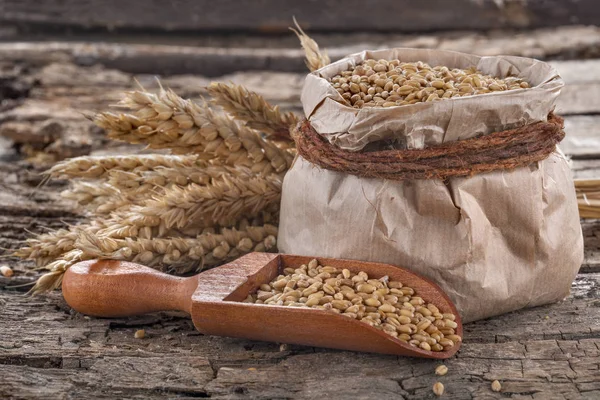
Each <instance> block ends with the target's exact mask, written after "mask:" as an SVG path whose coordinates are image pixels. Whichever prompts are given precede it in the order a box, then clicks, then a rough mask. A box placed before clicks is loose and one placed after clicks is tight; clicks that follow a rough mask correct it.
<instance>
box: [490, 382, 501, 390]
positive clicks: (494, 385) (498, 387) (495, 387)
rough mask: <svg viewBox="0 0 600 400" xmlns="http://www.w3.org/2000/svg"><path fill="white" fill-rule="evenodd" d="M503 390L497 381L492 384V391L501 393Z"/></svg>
mask: <svg viewBox="0 0 600 400" xmlns="http://www.w3.org/2000/svg"><path fill="white" fill-rule="evenodd" d="M501 389H502V385H501V384H500V382H498V381H497V380H495V381H494V382H492V390H493V391H494V392H499V391H500V390H501Z"/></svg>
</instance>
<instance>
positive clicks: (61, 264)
mask: <svg viewBox="0 0 600 400" xmlns="http://www.w3.org/2000/svg"><path fill="white" fill-rule="evenodd" d="M89 259H90V258H89V257H86V255H85V254H83V252H82V251H81V250H76V249H73V250H70V251H68V252H67V253H65V254H63V255H62V256H61V257H60V258H59V259H57V260H55V261H53V262H51V263H50V264H48V265H47V266H46V269H48V270H50V272H48V273H46V274H44V275H42V276H41V277H39V279H38V280H37V282H36V283H35V285H34V286H33V287H32V288H31V290H30V291H29V293H30V294H33V295H35V294H39V293H44V292H48V291H50V290H54V289H58V288H59V287H60V284H61V283H62V278H63V276H64V273H65V271H66V270H67V269H68V268H69V267H70V266H71V265H73V264H75V263H77V262H79V261H84V260H89Z"/></svg>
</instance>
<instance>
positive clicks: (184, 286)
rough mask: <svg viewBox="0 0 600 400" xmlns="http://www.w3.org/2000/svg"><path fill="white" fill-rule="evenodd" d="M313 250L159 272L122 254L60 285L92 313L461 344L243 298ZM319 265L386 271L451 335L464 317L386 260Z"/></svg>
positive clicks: (332, 340) (376, 343)
mask: <svg viewBox="0 0 600 400" xmlns="http://www.w3.org/2000/svg"><path fill="white" fill-rule="evenodd" d="M313 258H314V257H301V256H292V255H284V254H269V253H251V254H247V255H245V256H243V257H241V258H239V259H238V260H236V261H233V262H231V263H229V264H225V265H223V266H220V267H217V268H214V269H211V270H208V271H206V272H203V273H201V274H199V275H196V276H192V277H189V278H179V277H175V276H171V275H167V274H163V273H160V272H158V271H155V270H153V269H151V268H148V267H145V266H142V265H139V264H134V263H130V262H124V261H112V260H102V261H95V260H92V261H83V262H80V263H78V264H75V265H73V266H72V267H71V268H69V269H68V270H67V272H66V273H65V275H64V279H63V283H62V290H63V295H64V297H65V300H66V301H67V303H68V304H69V305H70V306H71V307H72V308H74V309H75V310H77V311H79V312H81V313H83V314H88V315H94V316H97V317H124V316H132V315H138V314H143V313H149V312H155V311H168V310H181V311H185V312H187V313H189V314H191V316H192V320H193V321H194V325H195V326H196V328H197V329H198V330H199V331H200V332H202V333H204V334H207V335H219V336H232V337H240V338H247V339H252V340H263V341H269V342H279V343H293V344H301V345H306V346H316V347H331V348H337V349H344V350H354V351H365V352H376V353H387V354H396V355H402V356H414V357H425V358H437V359H443V358H448V357H450V356H452V355H453V354H454V353H456V351H457V350H458V348H459V347H460V342H459V343H456V344H455V345H454V347H452V348H451V350H449V351H443V352H433V351H426V350H422V349H420V348H416V347H413V346H410V345H408V344H406V343H404V342H401V341H400V340H398V339H396V338H394V337H392V336H390V335H388V334H386V333H384V332H382V331H380V330H377V329H375V328H373V327H371V326H369V325H367V324H365V323H363V322H360V321H358V320H355V319H351V318H348V317H344V316H341V315H339V314H335V313H332V312H328V311H323V310H316V309H310V308H302V307H285V306H275V305H265V304H251V303H242V301H243V300H244V299H245V298H246V297H247V296H248V294H250V293H252V292H254V291H255V290H256V289H257V288H258V287H259V286H260V285H261V284H263V283H269V282H270V281H272V280H273V279H274V278H275V277H276V276H278V275H279V274H281V273H282V271H283V269H284V268H287V267H294V268H297V267H299V266H300V265H302V264H307V263H308V262H309V261H310V260H311V259H313ZM318 260H319V262H320V263H321V265H329V266H332V267H336V268H340V269H341V268H347V269H349V270H350V271H352V272H355V273H356V272H359V271H365V272H366V273H367V274H368V275H369V277H371V278H374V279H377V278H381V277H382V276H385V275H388V276H389V278H390V280H394V281H400V282H402V283H403V284H405V285H406V286H409V287H411V288H413V289H414V290H415V291H416V293H417V294H418V295H419V296H421V297H422V298H423V299H424V300H425V301H426V302H429V303H432V304H435V305H436V306H437V307H438V308H439V309H440V311H441V312H443V313H452V314H454V315H455V316H456V321H455V322H456V323H457V324H458V327H457V328H456V334H457V335H459V336H461V337H462V324H461V321H460V317H459V315H458V312H457V311H456V308H455V307H454V305H453V304H452V302H451V301H450V299H448V297H447V296H446V295H445V294H444V293H443V292H442V290H441V289H440V288H439V287H438V286H437V285H436V284H434V283H433V282H431V281H429V280H428V279H425V278H422V277H420V276H417V275H415V274H414V273H412V272H410V271H408V270H405V269H402V268H398V267H394V266H392V265H388V264H379V263H371V262H361V261H350V260H339V259H330V258H318Z"/></svg>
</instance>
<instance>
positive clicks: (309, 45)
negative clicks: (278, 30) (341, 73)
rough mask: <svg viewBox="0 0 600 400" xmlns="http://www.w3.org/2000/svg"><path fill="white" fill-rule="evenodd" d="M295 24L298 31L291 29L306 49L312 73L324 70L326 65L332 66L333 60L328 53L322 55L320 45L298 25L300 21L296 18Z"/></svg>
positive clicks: (307, 62) (308, 65) (307, 63)
mask: <svg viewBox="0 0 600 400" xmlns="http://www.w3.org/2000/svg"><path fill="white" fill-rule="evenodd" d="M294 24H295V25H296V29H297V30H296V29H294V28H290V30H291V31H293V32H294V33H295V34H296V36H298V39H300V44H301V45H302V48H303V49H304V53H305V54H306V66H307V67H308V69H309V70H310V71H311V72H312V71H316V70H318V69H321V68H323V67H324V66H326V65H329V64H331V60H330V59H329V56H328V55H327V53H326V52H323V53H321V50H320V49H319V45H318V44H317V42H315V41H314V40H313V39H311V38H310V36H308V35H307V34H306V33H305V32H304V31H303V30H302V28H300V25H298V21H296V18H294Z"/></svg>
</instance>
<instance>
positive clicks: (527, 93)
mask: <svg viewBox="0 0 600 400" xmlns="http://www.w3.org/2000/svg"><path fill="white" fill-rule="evenodd" d="M364 58H376V59H379V58H386V59H392V58H399V59H400V60H401V61H418V60H421V61H424V62H427V63H429V64H430V65H432V66H434V65H446V66H448V67H459V68H468V67H471V66H477V67H478V69H479V70H481V71H482V72H484V73H487V74H492V75H495V76H506V75H507V74H508V73H510V74H512V75H516V76H519V77H522V78H524V79H526V80H527V81H528V82H529V83H530V84H531V85H532V86H534V87H533V88H532V89H524V90H515V91H514V93H511V92H512V91H511V92H501V93H492V94H486V95H479V96H473V97H461V98H458V99H449V100H442V101H438V102H433V103H424V104H416V105H410V106H401V107H391V108H386V109H383V108H369V109H362V110H356V109H353V108H350V107H346V106H344V105H342V104H339V103H336V102H335V101H333V99H335V96H336V94H337V92H336V91H335V90H333V89H332V90H329V88H328V87H327V86H326V85H324V84H323V82H324V79H323V78H321V77H320V76H332V75H335V74H336V73H337V72H339V71H340V70H342V69H345V68H346V67H347V65H349V64H352V63H356V62H358V61H359V60H362V59H364ZM325 83H326V82H325ZM562 86H563V83H562V80H561V79H560V77H559V76H558V74H557V73H556V71H554V70H553V69H552V68H551V67H550V66H549V65H547V64H545V63H543V62H540V61H536V60H531V59H526V58H520V57H477V56H471V55H465V54H460V53H454V52H445V51H433V50H412V49H409V50H407V49H394V50H388V51H379V52H363V53H360V54H356V55H352V56H349V57H348V58H347V59H343V60H341V61H338V62H337V63H334V64H332V65H330V66H327V67H325V68H323V69H321V70H319V71H316V72H315V73H313V74H311V75H309V77H308V78H307V81H306V84H305V87H304V90H303V95H302V101H303V105H304V109H305V112H306V117H307V118H308V119H309V121H310V122H311V124H312V125H313V127H315V129H316V130H317V132H318V133H319V134H321V135H322V136H323V137H325V138H327V139H328V140H330V141H331V142H332V143H334V144H336V145H338V146H340V147H343V148H347V149H351V150H359V149H361V148H363V147H364V146H365V145H366V144H367V143H371V142H373V141H378V140H383V139H386V140H387V139H394V138H398V139H400V140H398V142H402V143H406V145H407V147H409V148H422V147H424V146H434V145H436V144H440V143H444V142H447V141H456V140H461V139H465V138H470V137H474V136H477V135H481V134H488V133H491V132H494V131H499V130H506V129H511V128H514V127H518V126H522V125H524V124H529V123H533V122H538V121H543V120H546V117H547V115H548V113H549V112H550V111H551V110H552V109H553V108H554V101H555V100H556V97H557V96H558V94H559V92H560V88H561V87H562ZM338 95H339V94H338ZM567 134H568V132H567ZM278 246H279V249H280V251H282V252H284V253H291V254H299V255H309V256H322V257H337V258H347V259H357V260H364V261H375V262H383V263H389V264H395V265H398V266H402V267H405V268H408V269H410V270H413V271H415V272H416V273H419V274H421V275H424V276H426V277H428V278H430V279H432V280H433V281H435V282H436V283H437V284H438V285H440V287H441V288H442V289H443V290H444V291H445V292H446V293H447V294H448V295H449V296H450V298H451V299H452V300H453V301H454V303H455V304H456V306H457V309H458V310H459V312H460V314H461V317H462V318H463V321H465V322H469V321H474V320H478V319H482V318H487V317H491V316H494V315H499V314H502V313H506V312H509V311H513V310H517V309H520V308H523V307H531V306H536V305H541V304H547V303H551V302H555V301H558V300H561V299H563V298H564V297H565V296H567V295H568V293H569V289H570V286H571V283H572V281H573V279H574V277H575V275H576V274H577V271H578V270H579V267H580V265H581V262H582V259H583V238H582V233H581V225H580V222H579V214H578V210H577V202H576V197H575V191H574V188H573V181H572V178H571V171H570V169H569V166H568V164H567V160H566V159H565V157H564V156H563V155H562V154H561V153H560V152H559V151H556V152H555V153H553V154H552V155H551V156H550V157H549V158H547V159H546V160H544V161H541V162H537V163H534V164H532V165H530V166H528V167H522V168H517V169H514V170H506V171H497V172H492V173H487V174H480V175H476V176H473V177H469V178H452V179H449V180H448V181H446V182H443V181H439V180H409V181H394V180H384V179H367V178H359V177H356V176H353V175H349V174H345V173H340V172H333V171H329V170H325V169H321V168H318V167H315V166H314V165H312V164H310V163H309V162H307V161H306V160H304V159H302V158H301V157H298V158H297V159H296V161H295V163H294V165H293V166H292V168H291V169H290V171H289V172H288V173H287V175H286V176H285V179H284V183H283V197H282V202H281V215H280V227H279V237H278Z"/></svg>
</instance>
